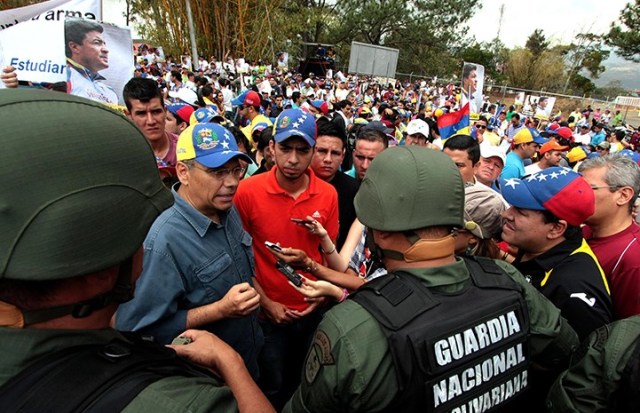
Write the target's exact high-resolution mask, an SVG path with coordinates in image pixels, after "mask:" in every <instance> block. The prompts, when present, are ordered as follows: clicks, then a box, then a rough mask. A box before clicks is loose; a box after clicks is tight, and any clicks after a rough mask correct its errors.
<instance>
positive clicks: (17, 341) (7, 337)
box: [0, 328, 238, 413]
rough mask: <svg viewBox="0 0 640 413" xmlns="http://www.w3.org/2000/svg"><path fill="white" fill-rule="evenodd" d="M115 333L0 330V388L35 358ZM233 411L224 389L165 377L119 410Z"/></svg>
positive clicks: (200, 380) (208, 381)
mask: <svg viewBox="0 0 640 413" xmlns="http://www.w3.org/2000/svg"><path fill="white" fill-rule="evenodd" d="M119 336H120V334H119V333H118V332H117V331H115V330H110V329H107V330H44V329H15V328H0V337H2V339H1V340H0V354H2V359H1V361H0V385H3V384H4V383H6V382H7V381H10V380H11V378H12V377H14V376H16V375H17V374H18V373H20V372H21V371H22V370H23V369H24V368H26V367H27V366H28V365H29V364H30V363H32V362H33V361H34V360H36V359H38V358H39V357H42V356H45V355H48V354H51V353H53V352H56V351H59V350H63V349H65V348H69V347H74V346H81V345H87V344H101V343H104V344H107V343H109V342H110V341H111V340H112V339H114V338H117V337H119ZM214 411H215V412H216V413H217V412H222V413H224V412H237V411H238V408H237V406H236V401H235V399H234V397H233V394H232V393H231V390H230V389H229V388H228V387H223V386H221V385H220V384H218V383H217V382H216V381H215V380H213V379H206V378H202V377H182V376H180V377H178V376H175V377H167V378H164V379H161V380H158V381H157V382H155V383H152V384H151V385H149V386H148V387H147V388H145V389H144V390H143V391H142V392H140V393H139V394H138V395H137V396H136V398H134V399H133V400H132V401H131V403H129V405H128V406H127V407H126V408H125V409H124V410H123V412H125V413H138V412H149V413H162V412H172V413H174V412H175V413H179V412H185V413H186V412H193V413H195V412H214Z"/></svg>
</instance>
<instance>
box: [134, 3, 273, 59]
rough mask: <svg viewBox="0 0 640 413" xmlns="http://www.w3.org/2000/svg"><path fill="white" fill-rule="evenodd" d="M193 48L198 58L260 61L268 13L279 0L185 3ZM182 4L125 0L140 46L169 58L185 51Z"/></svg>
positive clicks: (266, 46)
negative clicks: (148, 46) (192, 31)
mask: <svg viewBox="0 0 640 413" xmlns="http://www.w3.org/2000/svg"><path fill="white" fill-rule="evenodd" d="M190 1H191V9H192V11H193V20H194V23H195V26H196V30H197V32H196V43H197V48H198V50H200V51H201V53H202V54H203V56H206V57H208V56H209V55H215V56H216V57H217V58H219V59H222V58H225V57H227V56H234V57H246V58H250V59H258V58H263V57H265V56H270V55H272V51H273V39H274V37H275V35H276V33H275V32H276V30H275V27H273V22H274V19H273V18H272V17H271V12H272V11H273V12H274V13H275V12H276V10H279V8H280V7H281V6H282V5H283V3H284V0H190ZM184 5H185V3H184V0H131V6H132V11H131V14H132V16H133V19H132V20H133V21H134V22H135V24H136V28H137V29H138V31H139V33H140V34H141V35H142V36H143V37H144V38H145V40H146V41H148V42H150V43H153V44H158V45H162V46H164V48H165V51H166V52H167V53H169V54H174V55H178V54H181V53H184V52H185V51H187V50H189V35H188V33H189V30H188V25H187V16H186V12H185V6H184Z"/></svg>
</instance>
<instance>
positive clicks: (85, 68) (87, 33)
mask: <svg viewBox="0 0 640 413" xmlns="http://www.w3.org/2000/svg"><path fill="white" fill-rule="evenodd" d="M103 32H104V28H103V27H102V25H101V24H99V23H96V22H94V21H91V20H84V19H67V20H65V22H64V39H65V55H66V57H67V92H68V93H70V94H72V95H76V96H82V97H86V98H89V99H92V100H96V101H99V102H104V103H112V104H117V103H118V96H117V94H116V92H115V91H114V90H113V89H112V88H111V87H109V86H108V85H107V84H105V83H104V82H103V81H104V80H105V77H104V76H102V75H100V73H98V72H99V71H100V70H103V69H107V68H108V67H109V49H108V48H107V44H106V42H105V40H104V37H103Z"/></svg>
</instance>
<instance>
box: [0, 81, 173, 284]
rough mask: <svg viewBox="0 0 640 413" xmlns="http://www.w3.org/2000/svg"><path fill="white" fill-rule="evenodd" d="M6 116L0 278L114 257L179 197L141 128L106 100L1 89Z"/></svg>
mask: <svg viewBox="0 0 640 413" xmlns="http://www.w3.org/2000/svg"><path fill="white" fill-rule="evenodd" d="M0 124H2V127H3V133H2V151H0V170H1V172H0V175H1V176H2V177H3V178H4V179H3V189H2V191H1V192H0V228H2V230H1V231H0V279H2V278H6V279H14V280H29V281H41V280H54V279H63V278H70V277H75V276H79V275H85V274H90V273H93V272H97V271H100V270H103V269H106V268H109V267H111V266H113V265H116V264H118V263H120V262H122V261H124V260H125V259H127V258H129V257H130V256H132V255H133V254H134V253H135V251H136V250H137V249H138V248H140V246H141V245H142V242H143V241H144V238H145V236H146V234H147V232H148V230H149V228H150V226H151V224H152V223H153V221H154V220H155V219H156V217H157V216H158V215H159V214H160V213H161V212H162V211H163V210H165V209H166V208H168V207H169V206H171V204H172V203H173V197H172V195H171V192H170V191H169V190H167V189H166V188H165V187H164V186H163V184H162V182H161V180H160V177H159V174H158V170H157V166H156V162H155V158H154V155H153V151H152V150H151V147H150V146H149V143H148V142H147V140H146V139H145V137H144V136H143V135H142V133H141V132H140V131H139V130H138V128H137V127H136V126H135V125H134V124H133V123H132V122H130V121H129V120H128V119H126V118H124V117H123V116H121V115H119V114H118V113H116V112H114V111H112V110H111V109H109V108H107V107H106V106H104V105H101V104H99V103H95V102H92V101H90V100H86V99H83V98H79V97H74V96H69V95H66V94H63V93H57V92H51V91H40V90H25V89H15V90H2V91H0Z"/></svg>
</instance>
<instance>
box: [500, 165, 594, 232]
mask: <svg viewBox="0 0 640 413" xmlns="http://www.w3.org/2000/svg"><path fill="white" fill-rule="evenodd" d="M501 188H502V196H503V197H504V199H506V200H507V202H508V203H509V204H511V205H513V206H515V207H516V208H522V209H532V210H535V211H544V210H547V211H549V212H551V213H552V214H553V215H555V216H556V217H558V218H559V219H563V220H565V221H567V222H568V223H569V224H571V225H573V226H576V227H577V226H579V225H580V224H582V223H583V222H584V221H586V220H587V218H589V217H590V216H591V215H593V213H594V211H595V196H594V194H593V189H591V186H590V185H589V184H588V183H587V181H585V180H584V179H583V178H582V175H580V174H579V173H577V172H574V171H572V170H571V169H568V168H561V167H552V168H547V169H544V170H542V171H540V172H538V173H536V174H533V175H530V176H528V177H526V178H523V179H516V178H511V179H507V180H503V181H502V183H501Z"/></svg>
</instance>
